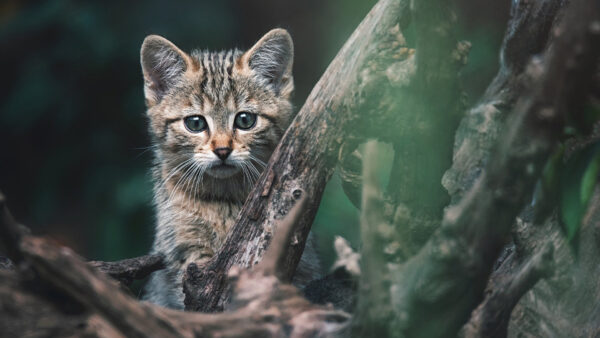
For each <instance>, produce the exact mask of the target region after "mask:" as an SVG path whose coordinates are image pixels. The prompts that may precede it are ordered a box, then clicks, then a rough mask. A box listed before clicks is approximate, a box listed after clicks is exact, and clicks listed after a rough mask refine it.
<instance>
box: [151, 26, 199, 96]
mask: <svg viewBox="0 0 600 338" xmlns="http://www.w3.org/2000/svg"><path fill="white" fill-rule="evenodd" d="M140 57H141V63H142V72H143V73H144V94H145V96H146V104H147V105H148V107H151V106H153V105H155V104H157V103H159V102H160V100H161V99H162V98H163V96H164V94H165V93H166V92H167V91H168V90H169V88H170V87H171V86H173V85H174V84H175V83H176V82H177V81H178V79H179V78H180V77H181V75H182V74H183V73H184V72H185V70H186V69H187V67H188V63H189V57H188V56H187V54H185V53H184V52H183V51H181V50H180V49H179V48H177V46H175V45H174V44H173V43H172V42H170V41H169V40H167V39H165V38H163V37H161V36H158V35H149V36H147V37H146V38H145V39H144V43H143V44H142V50H141V51H140Z"/></svg>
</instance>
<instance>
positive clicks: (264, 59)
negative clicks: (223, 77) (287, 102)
mask: <svg viewBox="0 0 600 338" xmlns="http://www.w3.org/2000/svg"><path fill="white" fill-rule="evenodd" d="M246 56H247V59H246V60H247V62H248V66H249V67H250V69H252V70H254V71H255V72H256V73H257V74H258V75H259V76H260V77H262V78H264V79H266V80H267V81H268V82H269V83H270V84H272V85H273V86H274V88H275V89H276V90H277V91H279V90H280V89H281V88H282V87H284V86H286V85H287V84H288V82H290V81H292V78H291V77H292V64H293V62H294V43H293V42H292V37H291V36H290V34H289V33H288V32H287V31H286V30H285V29H281V28H277V29H273V30H271V31H270V32H268V33H267V34H265V35H264V36H263V37H262V38H261V39H260V40H259V41H258V42H257V43H256V44H255V45H254V46H253V47H252V48H250V50H248V51H247V52H246Z"/></svg>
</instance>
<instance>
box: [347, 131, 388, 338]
mask: <svg viewBox="0 0 600 338" xmlns="http://www.w3.org/2000/svg"><path fill="white" fill-rule="evenodd" d="M364 157H365V159H364V161H363V189H362V206H361V210H362V212H361V217H360V232H361V239H362V248H361V275H360V284H359V298H358V306H357V310H356V319H357V320H356V321H355V322H354V326H355V328H354V334H355V335H356V336H364V335H367V334H369V335H374V336H388V335H389V332H388V331H387V329H388V323H389V321H390V319H391V318H392V314H393V311H391V303H390V297H389V292H390V291H389V285H390V283H389V271H388V267H387V264H386V259H385V256H384V253H383V249H384V247H385V243H386V241H385V239H386V238H389V237H390V236H391V234H392V233H393V232H394V228H393V227H392V226H391V224H389V222H388V221H387V220H386V219H385V217H384V216H383V215H384V210H383V208H384V201H383V193H382V192H381V188H380V184H381V182H379V178H378V172H377V164H378V161H379V159H380V158H381V157H380V154H379V147H378V145H377V142H376V141H369V142H367V144H366V145H365V150H364Z"/></svg>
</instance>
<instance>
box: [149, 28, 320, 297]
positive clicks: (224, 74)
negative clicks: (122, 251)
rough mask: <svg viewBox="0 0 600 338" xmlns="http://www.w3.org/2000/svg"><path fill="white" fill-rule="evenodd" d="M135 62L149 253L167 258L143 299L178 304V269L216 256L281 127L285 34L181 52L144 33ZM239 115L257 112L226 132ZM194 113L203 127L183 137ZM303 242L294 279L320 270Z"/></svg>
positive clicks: (286, 119) (287, 114) (287, 106)
mask: <svg viewBox="0 0 600 338" xmlns="http://www.w3.org/2000/svg"><path fill="white" fill-rule="evenodd" d="M141 61H142V62H141V63H142V70H143V74H144V93H145V97H146V104H147V107H148V117H149V122H150V133H151V135H152V137H153V142H154V145H155V164H154V168H153V176H154V180H155V187H154V195H155V199H154V201H155V204H156V218H157V220H156V233H155V239H154V245H153V252H157V253H162V254H163V255H165V257H166V260H167V269H165V270H162V271H158V272H157V273H155V274H154V275H153V276H152V278H151V280H150V282H149V284H148V286H147V287H146V295H145V299H147V300H149V301H151V302H153V303H156V304H160V305H163V306H167V307H171V308H178V309H181V308H183V293H182V287H181V282H182V276H183V269H184V268H185V266H187V264H189V263H191V262H196V263H200V264H202V263H203V262H206V260H208V259H209V258H210V257H212V256H213V255H214V254H215V253H216V252H217V250H218V249H219V247H220V246H221V244H222V243H223V241H224V239H225V237H226V235H227V232H228V231H229V229H230V228H231V227H232V225H233V224H234V221H235V218H236V217H237V214H238V213H239V211H240V209H241V206H242V204H243V202H244V200H245V199H246V197H247V195H248V193H249V191H250V189H251V187H252V186H253V184H254V182H255V181H256V179H257V178H258V176H259V174H260V173H261V172H262V169H263V167H264V165H265V163H266V162H268V159H269V157H270V155H271V153H272V152H273V150H274V149H275V147H276V145H277V143H278V142H279V140H280V138H281V136H282V135H283V132H284V131H285V129H286V128H287V126H288V125H289V123H290V120H291V118H292V106H291V103H290V96H291V94H292V91H293V87H294V85H293V78H292V62H293V45H292V40H291V38H290V36H289V34H288V33H287V32H286V31H285V30H282V29H275V30H272V31H270V32H269V33H267V34H266V35H265V36H264V37H263V38H262V39H261V40H260V41H259V42H257V43H256V45H255V46H254V47H252V48H251V49H250V50H248V51H246V52H241V51H239V50H229V51H222V52H210V51H194V52H192V53H191V54H187V53H185V52H183V51H181V50H180V49H178V48H177V47H176V46H175V45H174V44H172V43H171V42H169V41H168V40H166V39H164V38H162V37H158V36H149V37H147V38H146V40H144V44H143V45H142V50H141ZM238 112H250V113H254V114H257V122H256V125H255V126H254V127H253V128H251V129H249V130H241V129H235V128H233V119H234V117H235V115H236V114H237V113H238ZM197 115H199V116H203V117H204V118H205V119H206V121H207V123H208V130H206V131H203V132H200V133H192V132H190V131H188V130H187V129H186V127H185V125H184V122H183V121H184V118H185V117H187V116H197ZM223 147H227V148H231V149H232V152H231V154H230V155H229V157H228V158H227V160H226V162H225V163H226V164H228V165H230V167H227V168H225V169H223V168H222V167H216V165H217V164H219V163H222V162H221V160H219V159H218V157H217V156H216V155H215V153H214V150H215V149H217V148H223ZM312 248H314V245H312V244H311V245H309V246H308V247H307V250H306V252H307V253H306V254H305V257H303V263H301V265H302V267H301V268H299V271H298V273H297V276H299V277H300V280H298V282H299V284H303V283H305V282H307V281H309V280H311V279H313V278H314V277H315V275H316V273H317V271H318V269H319V267H318V259H317V257H316V254H315V252H314V250H312ZM306 258H310V259H309V260H308V261H307V259H306ZM307 263H308V264H307Z"/></svg>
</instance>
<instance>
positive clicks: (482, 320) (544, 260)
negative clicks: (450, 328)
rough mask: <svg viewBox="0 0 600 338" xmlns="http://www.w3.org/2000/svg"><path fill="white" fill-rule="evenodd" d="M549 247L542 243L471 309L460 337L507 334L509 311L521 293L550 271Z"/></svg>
mask: <svg viewBox="0 0 600 338" xmlns="http://www.w3.org/2000/svg"><path fill="white" fill-rule="evenodd" d="M553 251H554V250H553V246H552V244H546V245H545V246H544V247H543V248H542V250H540V252H538V253H537V254H535V255H534V256H533V257H532V258H531V259H530V260H529V261H527V262H526V263H525V264H524V265H523V266H521V267H520V268H519V269H518V270H517V271H516V272H515V273H514V275H512V276H510V277H507V278H505V280H504V283H502V284H501V285H497V286H495V287H494V290H493V291H492V293H490V294H488V295H487V296H486V298H485V300H484V301H483V302H482V303H481V304H480V305H479V306H478V307H477V309H475V311H473V314H472V316H471V319H470V321H469V323H467V324H466V325H465V327H464V328H463V332H462V335H461V336H462V337H464V338H501V337H506V336H507V333H508V332H507V331H508V322H509V319H510V315H511V312H512V310H513V308H514V307H515V305H517V302H518V301H519V300H520V299H521V297H523V295H524V294H525V293H526V292H527V291H529V290H530V289H531V288H533V286H534V285H535V284H536V283H537V282H538V281H539V280H540V279H542V278H547V277H550V276H551V274H552V272H553V255H552V254H553Z"/></svg>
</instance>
